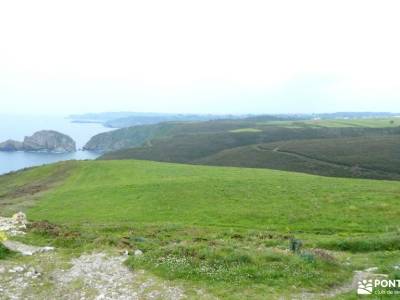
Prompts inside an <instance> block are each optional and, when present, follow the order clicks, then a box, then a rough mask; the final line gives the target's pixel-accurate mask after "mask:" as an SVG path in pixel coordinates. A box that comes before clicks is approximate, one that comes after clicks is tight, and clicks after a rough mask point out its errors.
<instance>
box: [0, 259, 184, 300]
mask: <svg viewBox="0 0 400 300" xmlns="http://www.w3.org/2000/svg"><path fill="white" fill-rule="evenodd" d="M126 259H127V257H126V256H120V255H112V254H106V253H102V252H100V253H92V254H84V255H82V256H80V257H78V258H73V259H72V260H65V259H63V258H62V257H61V256H59V255H57V254H56V253H40V254H36V255H35V256H31V257H25V258H24V259H23V260H22V261H21V260H7V261H0V295H1V297H0V298H1V299H12V300H14V299H18V300H19V299H24V300H25V299H27V300H41V299H43V300H47V299H49V300H50V299H68V300H75V299H77V300H78V299H79V300H81V299H82V300H83V299H93V300H94V299H96V300H100V299H110V300H111V299H112V300H128V299H129V300H135V299H149V300H151V299H166V300H168V299H170V300H175V299H177V300H179V299H183V298H186V297H185V293H184V290H183V289H182V288H181V287H178V286H174V285H171V284H170V283H168V282H166V281H164V280H161V279H159V278H157V277H154V276H151V275H149V274H146V272H144V271H135V272H131V271H130V270H129V269H128V268H127V267H126V266H125V265H124V261H125V260H126Z"/></svg>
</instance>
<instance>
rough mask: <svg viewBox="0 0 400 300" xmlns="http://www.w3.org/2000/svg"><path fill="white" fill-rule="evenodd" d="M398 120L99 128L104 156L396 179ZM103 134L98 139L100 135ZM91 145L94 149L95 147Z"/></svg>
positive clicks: (247, 121) (95, 140)
mask: <svg viewBox="0 0 400 300" xmlns="http://www.w3.org/2000/svg"><path fill="white" fill-rule="evenodd" d="M399 125H400V119H398V118H393V119H363V120H316V121H267V120H264V119H263V118H262V117H258V118H251V119H245V120H225V121H213V122H197V123H163V124H158V125H152V126H138V127H132V128H126V129H123V130H117V131H114V132H109V133H106V134H101V135H98V136H96V137H95V138H93V139H92V141H91V142H90V143H89V144H91V145H97V146H96V147H105V148H106V149H109V148H114V149H115V148H126V149H121V150H117V151H114V152H108V153H106V154H105V155H103V156H102V157H101V158H102V159H141V160H153V161H161V162H177V163H190V164H204V165H217V166H235V167H251V168H270V169H277V170H286V171H296V172H305V173H311V174H316V175H324V176H336V177H354V178H375V179H395V180H398V179H400V171H399V170H400V168H399V167H400V163H399V162H400V150H399V149H400V148H399V146H400V127H399ZM99 140H101V142H100V141H99ZM96 147H95V148H96Z"/></svg>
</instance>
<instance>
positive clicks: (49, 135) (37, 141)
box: [0, 130, 76, 153]
mask: <svg viewBox="0 0 400 300" xmlns="http://www.w3.org/2000/svg"><path fill="white" fill-rule="evenodd" d="M0 151H34V152H41V151H46V152H56V153H65V152H74V151H76V143H75V141H74V140H73V139H72V138H71V137H69V136H68V135H65V134H62V133H60V132H57V131H53V130H42V131H38V132H36V133H34V134H33V135H32V136H27V137H25V139H24V141H23V142H19V141H14V140H7V141H5V142H2V143H0Z"/></svg>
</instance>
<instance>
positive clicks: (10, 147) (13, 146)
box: [0, 140, 23, 151]
mask: <svg viewBox="0 0 400 300" xmlns="http://www.w3.org/2000/svg"><path fill="white" fill-rule="evenodd" d="M22 149H23V144H22V143H21V142H18V141H14V140H7V141H5V142H3V143H0V151H21V150H22Z"/></svg>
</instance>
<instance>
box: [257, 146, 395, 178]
mask: <svg viewBox="0 0 400 300" xmlns="http://www.w3.org/2000/svg"><path fill="white" fill-rule="evenodd" d="M255 149H256V150H258V151H269V152H277V153H280V154H283V155H287V156H292V157H296V158H299V159H302V160H305V161H309V162H314V163H318V164H321V165H325V166H329V167H332V168H340V169H346V170H349V171H351V170H352V168H353V167H352V166H349V165H346V164H341V163H338V162H331V161H326V160H321V159H318V158H315V157H312V156H308V155H305V154H300V153H297V152H291V151H286V150H281V149H280V148H279V147H276V148H274V149H268V148H263V147H262V146H261V145H256V146H255ZM357 172H379V173H381V174H385V175H387V176H394V177H397V176H399V174H398V173H391V172H387V171H384V170H379V169H371V168H365V167H357Z"/></svg>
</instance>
